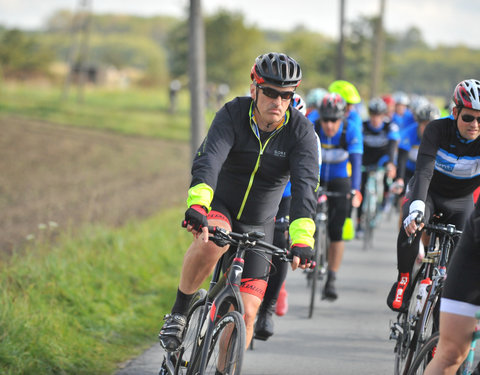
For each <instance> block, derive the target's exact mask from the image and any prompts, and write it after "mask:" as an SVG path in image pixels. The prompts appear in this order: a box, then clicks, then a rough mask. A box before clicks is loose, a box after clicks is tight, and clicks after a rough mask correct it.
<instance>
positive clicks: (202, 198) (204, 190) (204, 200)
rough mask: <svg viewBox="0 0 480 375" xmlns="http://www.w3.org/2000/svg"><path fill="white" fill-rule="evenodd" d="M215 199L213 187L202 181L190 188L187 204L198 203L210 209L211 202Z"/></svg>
mask: <svg viewBox="0 0 480 375" xmlns="http://www.w3.org/2000/svg"><path fill="white" fill-rule="evenodd" d="M212 199H213V189H212V188H211V187H210V186H208V185H207V184H204V183H201V184H198V185H195V186H193V187H191V188H190V189H188V198H187V205H188V207H191V206H193V205H194V204H198V205H200V206H203V207H205V208H206V209H207V211H210V210H211V209H212V208H211V207H210V203H212Z"/></svg>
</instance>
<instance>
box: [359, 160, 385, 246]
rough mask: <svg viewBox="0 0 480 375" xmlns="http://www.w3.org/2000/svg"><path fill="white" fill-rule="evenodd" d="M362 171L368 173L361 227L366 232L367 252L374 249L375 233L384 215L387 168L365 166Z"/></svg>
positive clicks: (364, 234)
mask: <svg viewBox="0 0 480 375" xmlns="http://www.w3.org/2000/svg"><path fill="white" fill-rule="evenodd" d="M362 170H363V171H364V172H366V173H367V180H366V182H365V194H364V197H363V204H362V218H361V226H362V228H363V231H364V233H363V250H367V249H369V248H372V247H373V232H374V231H375V228H376V227H377V225H378V223H379V222H380V216H381V213H382V202H383V194H384V188H383V178H384V175H385V168H383V167H379V166H377V165H373V166H365V167H363V168H362Z"/></svg>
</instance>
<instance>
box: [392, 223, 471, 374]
mask: <svg viewBox="0 0 480 375" xmlns="http://www.w3.org/2000/svg"><path fill="white" fill-rule="evenodd" d="M441 216H442V215H441V214H436V215H433V216H432V219H431V220H430V222H429V223H428V224H425V226H424V228H423V229H422V230H424V231H426V232H427V234H428V235H429V236H430V239H429V244H428V247H427V249H426V252H425V257H424V258H423V259H422V264H421V266H420V267H419V269H418V270H417V271H416V272H415V273H414V276H413V278H412V284H411V285H412V288H411V289H410V295H405V297H404V298H410V300H409V304H408V309H407V310H406V311H403V312H399V314H398V316H397V321H396V322H395V323H393V324H392V325H391V327H390V339H393V340H395V341H396V344H395V349H394V352H395V366H394V374H395V375H401V374H403V375H405V374H407V372H408V370H409V368H410V365H411V363H412V359H413V358H414V356H415V355H416V353H418V351H419V350H420V347H421V346H422V345H423V344H424V343H425V341H426V340H427V338H428V337H430V336H431V335H432V334H433V333H434V332H436V331H437V330H438V310H439V307H440V293H441V291H442V288H443V282H444V279H445V277H446V274H447V268H446V267H447V264H448V259H449V254H450V250H451V249H452V248H453V246H454V244H455V242H454V241H455V238H456V237H458V236H460V235H461V233H462V232H461V231H459V230H457V229H456V228H455V226H454V225H451V224H447V225H445V224H441V223H438V220H439V219H440V218H441ZM419 220H421V218H420V219H419ZM412 240H413V236H411V237H410V238H409V242H411V241H412ZM410 296H411V297H410Z"/></svg>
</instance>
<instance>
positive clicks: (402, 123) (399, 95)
mask: <svg viewBox="0 0 480 375" xmlns="http://www.w3.org/2000/svg"><path fill="white" fill-rule="evenodd" d="M393 100H394V101H395V113H394V114H393V116H392V121H393V122H394V123H396V124H397V125H398V126H399V127H400V129H403V128H405V127H407V126H408V125H410V124H412V123H413V122H415V119H414V118H413V113H412V112H411V111H410V109H409V108H408V105H409V104H410V98H409V97H408V95H407V94H405V93H404V92H401V91H398V92H396V93H394V94H393Z"/></svg>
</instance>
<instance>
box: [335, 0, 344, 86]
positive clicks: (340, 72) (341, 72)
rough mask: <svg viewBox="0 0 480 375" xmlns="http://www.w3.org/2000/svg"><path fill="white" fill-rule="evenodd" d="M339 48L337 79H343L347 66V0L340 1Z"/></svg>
mask: <svg viewBox="0 0 480 375" xmlns="http://www.w3.org/2000/svg"><path fill="white" fill-rule="evenodd" d="M337 48H338V49H337V79H343V77H344V66H345V53H344V51H345V0H340V40H339V41H338V46H337Z"/></svg>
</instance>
